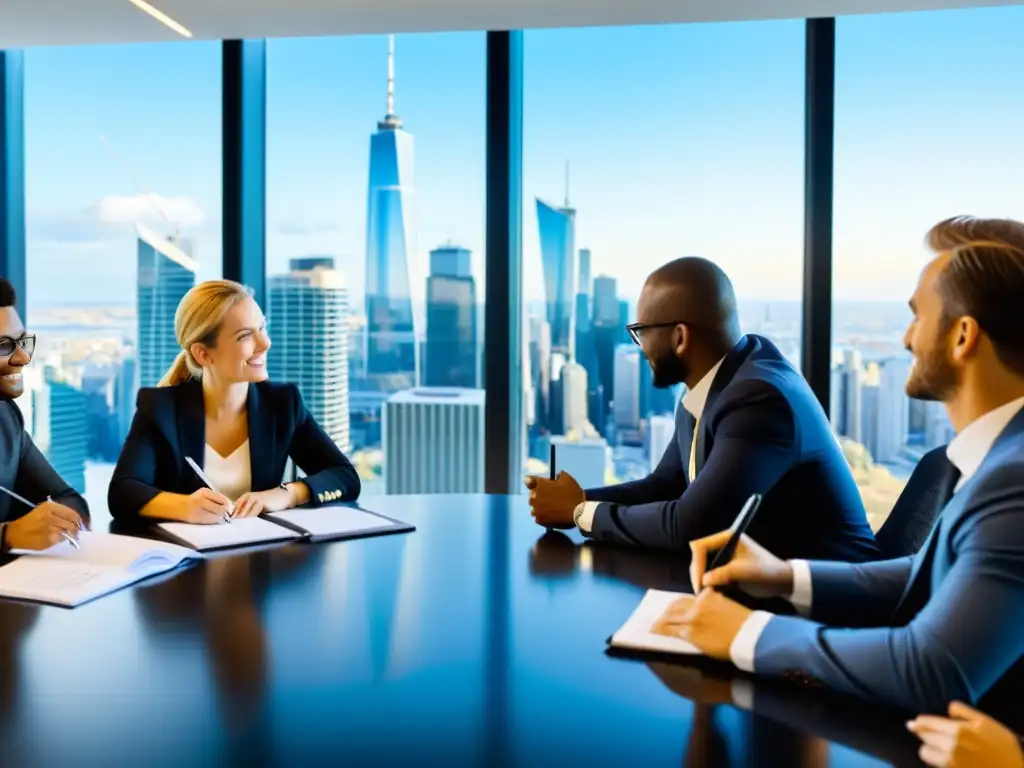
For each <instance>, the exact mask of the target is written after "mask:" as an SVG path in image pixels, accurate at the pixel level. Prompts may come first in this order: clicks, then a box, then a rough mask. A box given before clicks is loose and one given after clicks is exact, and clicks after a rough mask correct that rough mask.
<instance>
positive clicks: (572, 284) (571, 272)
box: [537, 198, 576, 357]
mask: <svg viewBox="0 0 1024 768" xmlns="http://www.w3.org/2000/svg"><path fill="white" fill-rule="evenodd" d="M537 229H538V230H539V233H540V259H541V264H542V266H543V268H544V297H545V300H546V303H547V321H548V324H549V325H550V326H551V349H552V350H560V351H562V352H565V353H566V355H567V357H572V356H573V342H574V341H575V339H574V338H573V303H574V302H575V301H576V269H575V267H576V264H575V258H576V211H575V210H574V209H573V208H570V207H569V204H568V201H566V204H565V206H563V207H561V208H559V207H557V206H554V205H551V204H550V203H546V202H544V201H543V200H541V199H539V198H538V199H537Z"/></svg>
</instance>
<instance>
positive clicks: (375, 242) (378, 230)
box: [365, 35, 419, 392]
mask: <svg viewBox="0 0 1024 768" xmlns="http://www.w3.org/2000/svg"><path fill="white" fill-rule="evenodd" d="M394 62H395V49H394V36H393V35H391V36H389V37H388V102H387V114H386V115H385V116H384V118H383V119H382V120H381V121H380V122H378V123H377V131H376V132H375V133H374V134H373V136H371V137H370V176H369V191H368V195H367V203H366V358H365V364H366V384H367V386H368V387H369V388H370V389H373V390H377V391H381V392H394V391H398V390H401V389H408V388H410V387H414V386H416V383H417V375H418V371H419V354H418V350H417V346H416V328H415V322H414V318H413V311H412V297H411V293H410V287H411V277H410V273H409V259H410V257H411V255H412V254H413V253H415V252H416V248H415V237H414V232H413V226H412V218H411V217H412V211H411V210H410V205H411V203H412V194H413V175H412V174H413V165H412V163H413V140H412V135H411V134H409V133H406V132H405V131H404V130H403V129H402V121H401V119H400V118H399V117H398V116H397V115H396V114H395V91H394V85H395V76H394V75H395V69H394Z"/></svg>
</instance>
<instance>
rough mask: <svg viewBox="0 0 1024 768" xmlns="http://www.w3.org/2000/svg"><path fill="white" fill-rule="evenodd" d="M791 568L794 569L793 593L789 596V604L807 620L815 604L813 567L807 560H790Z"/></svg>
mask: <svg viewBox="0 0 1024 768" xmlns="http://www.w3.org/2000/svg"><path fill="white" fill-rule="evenodd" d="M789 567H790V568H792V569H793V592H792V594H790V596H789V602H791V603H792V604H793V607H794V608H796V612H797V613H799V614H800V615H801V616H803V617H804V618H805V619H806V618H807V617H808V616H809V615H810V613H811V605H812V604H813V602H812V598H813V594H812V590H811V566H810V565H809V564H808V562H807V561H806V560H790V561H789Z"/></svg>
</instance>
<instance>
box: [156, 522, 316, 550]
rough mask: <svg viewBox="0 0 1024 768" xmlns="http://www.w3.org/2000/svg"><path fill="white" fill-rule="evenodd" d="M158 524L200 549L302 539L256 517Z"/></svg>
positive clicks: (173, 535) (298, 535)
mask: <svg viewBox="0 0 1024 768" xmlns="http://www.w3.org/2000/svg"><path fill="white" fill-rule="evenodd" d="M159 527H160V528H162V529H163V530H164V531H166V532H167V533H168V534H170V535H171V536H172V537H173V538H175V539H177V540H178V541H181V542H183V543H184V544H185V545H186V546H189V547H193V548H194V549H198V550H200V551H201V550H204V549H220V548H222V547H244V546H246V545H249V544H260V543H262V542H266V541H285V540H288V539H299V538H302V534H300V533H296V532H295V531H293V530H291V529H289V528H285V527H284V526H280V525H277V524H276V523H272V522H271V521H270V520H264V519H263V518H260V517H243V518H240V519H238V520H232V521H231V522H230V523H220V524H218V525H195V524H192V523H160V525H159Z"/></svg>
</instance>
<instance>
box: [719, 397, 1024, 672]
mask: <svg viewBox="0 0 1024 768" xmlns="http://www.w3.org/2000/svg"><path fill="white" fill-rule="evenodd" d="M1022 408H1024V397H1021V398H1018V399H1017V400H1012V401H1010V402H1009V403H1006V404H1005V405H1001V406H999V407H998V408H995V409H993V410H991V411H989V412H988V413H986V414H985V415H984V416H981V417H979V418H977V419H975V420H974V421H972V422H971V423H970V424H968V425H967V426H966V427H965V428H964V429H963V430H962V431H961V432H960V434H959V435H957V436H956V437H955V438H953V440H952V441H951V442H950V443H949V445H948V446H946V458H948V459H949V461H950V463H951V464H952V465H953V466H954V467H956V468H957V469H958V470H959V471H960V479H959V480H958V481H957V484H956V487H955V488H954V489H953V493H956V492H957V491H959V490H960V489H961V488H962V487H963V485H964V483H966V482H967V481H969V480H970V479H971V478H972V477H973V476H974V475H975V474H976V473H977V471H978V468H979V467H980V466H981V463H982V462H983V461H984V460H985V457H986V456H987V455H988V452H989V451H991V450H992V446H993V445H994V444H995V442H996V440H997V439H998V438H999V435H1001V434H1002V432H1003V430H1004V429H1006V427H1007V425H1009V423H1010V422H1011V421H1013V418H1014V417H1015V416H1016V415H1017V414H1018V413H1020V411H1021V409H1022ZM789 564H790V565H791V566H792V568H793V592H792V594H791V595H790V596H789V601H790V602H791V603H792V604H793V607H794V608H796V610H797V613H799V614H800V615H801V616H807V615H808V614H809V613H810V610H811V601H812V596H813V592H812V589H811V567H810V565H809V564H808V562H807V561H806V560H790V561H789ZM771 618H772V614H770V613H768V612H767V611H754V612H753V613H752V614H751V615H750V617H749V618H748V619H747V620H746V622H744V624H743V626H742V627H740V631H739V632H737V633H736V637H735V638H734V639H733V641H732V645H731V646H730V647H729V656H730V657H731V658H732V663H733V664H735V665H736V666H737V667H738V668H740V669H742V670H743V671H745V672H753V671H754V650H755V649H756V647H757V641H758V639H759V638H760V637H761V633H762V632H763V631H764V628H765V626H766V625H767V624H768V622H769V621H771Z"/></svg>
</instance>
